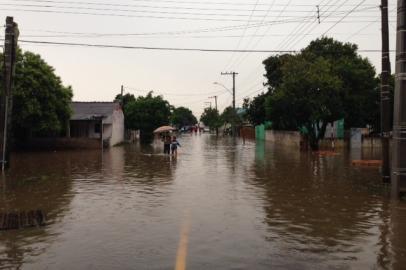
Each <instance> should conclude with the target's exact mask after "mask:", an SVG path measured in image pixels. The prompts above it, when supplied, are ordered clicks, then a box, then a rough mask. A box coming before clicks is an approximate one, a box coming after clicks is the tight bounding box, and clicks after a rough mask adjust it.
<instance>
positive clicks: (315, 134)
mask: <svg viewBox="0 0 406 270" xmlns="http://www.w3.org/2000/svg"><path fill="white" fill-rule="evenodd" d="M263 63H264V65H265V70H266V75H265V77H266V78H267V79H268V86H269V92H268V95H269V97H267V98H266V102H265V107H266V108H265V109H266V110H265V112H266V117H267V119H270V120H271V121H272V122H273V127H274V128H276V129H286V130H297V129H299V128H302V127H306V128H307V130H308V132H309V139H310V144H311V147H312V148H313V149H316V148H317V147H318V140H319V139H320V138H322V137H324V131H325V126H326V124H327V123H328V122H333V121H335V120H338V119H339V118H341V117H343V118H344V119H345V124H346V126H347V127H363V126H366V125H367V124H370V125H373V124H374V123H376V115H374V113H372V112H374V111H375V110H376V104H377V87H378V85H379V83H378V81H377V80H376V77H375V75H376V74H375V69H374V67H373V66H372V65H371V63H370V62H369V61H368V59H366V58H362V57H361V56H360V55H358V53H357V46H356V45H354V44H350V43H345V44H343V43H341V42H339V41H336V40H334V39H332V38H327V37H323V38H321V39H317V40H315V41H312V42H311V43H310V45H309V46H308V47H306V48H305V49H303V50H302V51H301V52H300V53H299V54H296V55H286V54H285V55H280V56H272V57H269V58H268V59H266V60H265V61H264V62H263Z"/></svg>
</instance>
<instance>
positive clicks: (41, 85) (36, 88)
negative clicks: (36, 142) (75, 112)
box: [0, 50, 73, 143]
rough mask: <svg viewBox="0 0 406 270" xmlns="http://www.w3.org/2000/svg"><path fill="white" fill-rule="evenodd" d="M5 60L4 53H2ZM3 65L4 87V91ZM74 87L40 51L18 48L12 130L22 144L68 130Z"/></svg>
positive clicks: (1, 76) (0, 73)
mask: <svg viewBox="0 0 406 270" xmlns="http://www.w3.org/2000/svg"><path fill="white" fill-rule="evenodd" d="M0 58H1V59H3V55H0ZM3 76H4V75H3V70H2V66H0V84H1V85H0V86H1V87H0V89H1V91H3V89H4V88H3V85H2V84H3ZM72 96H73V94H72V88H71V87H70V86H68V87H65V86H63V85H62V81H61V79H60V78H59V77H58V76H57V75H55V70H54V68H53V67H51V66H49V65H48V64H47V63H46V62H45V61H44V60H43V59H42V58H41V56H40V55H38V54H34V53H32V52H28V51H26V52H24V53H23V52H22V51H21V50H18V53H17V59H16V69H15V80H14V88H13V117H12V133H13V138H14V139H15V140H16V141H15V142H16V143H18V142H19V141H22V140H26V139H28V138H30V137H47V136H58V135H61V134H63V133H64V132H65V130H66V127H67V124H68V121H69V118H70V115H71V108H70V102H71V100H72Z"/></svg>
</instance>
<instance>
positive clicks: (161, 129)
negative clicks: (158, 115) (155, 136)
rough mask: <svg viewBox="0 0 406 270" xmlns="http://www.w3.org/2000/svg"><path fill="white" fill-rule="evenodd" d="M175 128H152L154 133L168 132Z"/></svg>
mask: <svg viewBox="0 0 406 270" xmlns="http://www.w3.org/2000/svg"><path fill="white" fill-rule="evenodd" d="M173 130H176V128H174V127H171V126H162V127H159V128H157V129H155V130H154V133H163V132H169V131H173Z"/></svg>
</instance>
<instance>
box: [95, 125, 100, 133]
mask: <svg viewBox="0 0 406 270" xmlns="http://www.w3.org/2000/svg"><path fill="white" fill-rule="evenodd" d="M100 126H101V125H100V123H96V124H94V133H100Z"/></svg>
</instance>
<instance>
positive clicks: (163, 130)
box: [154, 126, 176, 155]
mask: <svg viewBox="0 0 406 270" xmlns="http://www.w3.org/2000/svg"><path fill="white" fill-rule="evenodd" d="M173 130H176V129H175V128H173V127H171V126H162V127H159V128H157V129H155V130H154V133H155V134H164V135H163V136H162V141H163V143H164V154H167V155H169V154H170V153H171V143H172V140H171V136H170V135H169V132H171V131H173Z"/></svg>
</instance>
